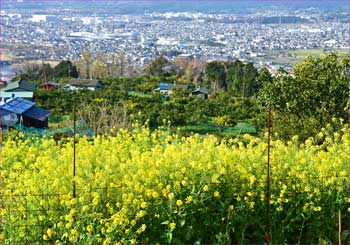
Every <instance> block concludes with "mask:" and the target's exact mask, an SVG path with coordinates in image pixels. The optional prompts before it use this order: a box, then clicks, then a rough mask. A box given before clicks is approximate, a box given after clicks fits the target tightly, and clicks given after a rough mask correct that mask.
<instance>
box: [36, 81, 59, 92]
mask: <svg viewBox="0 0 350 245" xmlns="http://www.w3.org/2000/svg"><path fill="white" fill-rule="evenodd" d="M40 87H41V88H42V89H45V90H55V89H59V88H60V87H61V85H60V84H59V83H55V82H47V83H43V84H41V85H40Z"/></svg>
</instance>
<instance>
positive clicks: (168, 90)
mask: <svg viewBox="0 0 350 245" xmlns="http://www.w3.org/2000/svg"><path fill="white" fill-rule="evenodd" d="M176 89H180V90H182V91H183V92H184V93H187V92H188V85H186V84H176V83H175V82H174V84H169V83H161V84H159V87H158V88H156V89H154V90H153V91H154V92H156V93H160V94H165V95H170V94H172V93H173V92H174V91H175V90H176Z"/></svg>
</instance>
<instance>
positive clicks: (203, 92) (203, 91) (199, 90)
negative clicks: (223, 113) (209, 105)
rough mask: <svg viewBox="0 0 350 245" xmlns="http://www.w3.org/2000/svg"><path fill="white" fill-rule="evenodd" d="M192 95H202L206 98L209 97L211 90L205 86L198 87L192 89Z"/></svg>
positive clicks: (201, 96)
mask: <svg viewBox="0 0 350 245" xmlns="http://www.w3.org/2000/svg"><path fill="white" fill-rule="evenodd" d="M191 95H192V96H196V97H200V98H202V99H205V100H206V99H208V97H209V90H208V89H204V88H197V89H195V90H193V91H192V93H191Z"/></svg>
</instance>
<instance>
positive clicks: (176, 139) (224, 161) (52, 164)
mask: <svg viewBox="0 0 350 245" xmlns="http://www.w3.org/2000/svg"><path fill="white" fill-rule="evenodd" d="M320 139H322V141H320ZM316 142H322V143H317V144H316ZM266 163H267V144H266V142H265V141H264V140H263V139H259V138H255V137H252V136H248V135H247V136H245V137H244V139H243V142H241V141H239V140H237V139H232V140H221V141H220V140H218V139H217V138H215V137H214V136H205V137H203V136H198V135H193V136H191V137H186V138H185V137H183V138H182V137H180V136H177V135H173V134H170V133H169V132H166V131H162V130H158V131H153V132H150V131H149V130H148V129H146V128H142V127H140V128H135V129H134V130H133V131H131V132H129V131H123V130H121V131H119V132H118V133H116V136H108V137H107V136H96V137H94V138H92V139H91V138H85V137H82V138H79V139H78V141H77V144H76V176H75V177H74V178H73V140H72V139H65V140H62V141H59V142H57V141H55V140H54V139H50V138H42V139H39V138H31V139H25V140H24V139H23V138H21V136H20V135H19V136H16V137H14V138H8V139H7V140H6V141H5V142H4V144H3V147H2V161H1V169H2V171H1V185H2V186H1V195H2V204H1V205H2V209H1V218H2V224H1V225H2V232H1V243H2V244H15V243H48V244H52V243H79V244H102V243H103V244H115V243H131V244H134V243H264V241H265V240H264V237H265V213H266V203H265V195H266V167H267V165H266ZM349 165H350V142H349V129H348V127H347V126H345V127H344V128H343V129H342V130H340V131H339V132H337V133H334V134H333V133H332V134H331V135H330V134H328V133H327V130H326V129H325V130H323V131H322V132H320V133H319V135H318V136H317V138H310V139H308V140H307V141H306V142H303V143H302V142H299V141H298V138H297V137H294V138H293V140H291V141H290V142H282V141H279V140H274V141H272V148H271V200H270V204H271V213H270V221H271V239H272V240H271V242H272V243H319V242H320V241H326V242H336V241H337V231H338V227H337V224H338V223H337V217H338V216H337V215H338V209H341V210H342V212H343V215H344V220H346V217H345V216H346V215H347V211H348V209H347V207H348V206H347V205H348V201H350V199H349V192H348V187H349V186H348V185H349V181H348V180H349V175H348V173H349ZM73 183H75V193H73V192H74V190H73V185H74V184H73ZM74 196H75V197H74ZM345 235H346V234H345ZM344 239H346V237H344Z"/></svg>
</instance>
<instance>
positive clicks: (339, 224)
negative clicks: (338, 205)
mask: <svg viewBox="0 0 350 245" xmlns="http://www.w3.org/2000/svg"><path fill="white" fill-rule="evenodd" d="M338 227H339V231H338V244H339V245H341V210H340V209H339V210H338Z"/></svg>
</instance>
